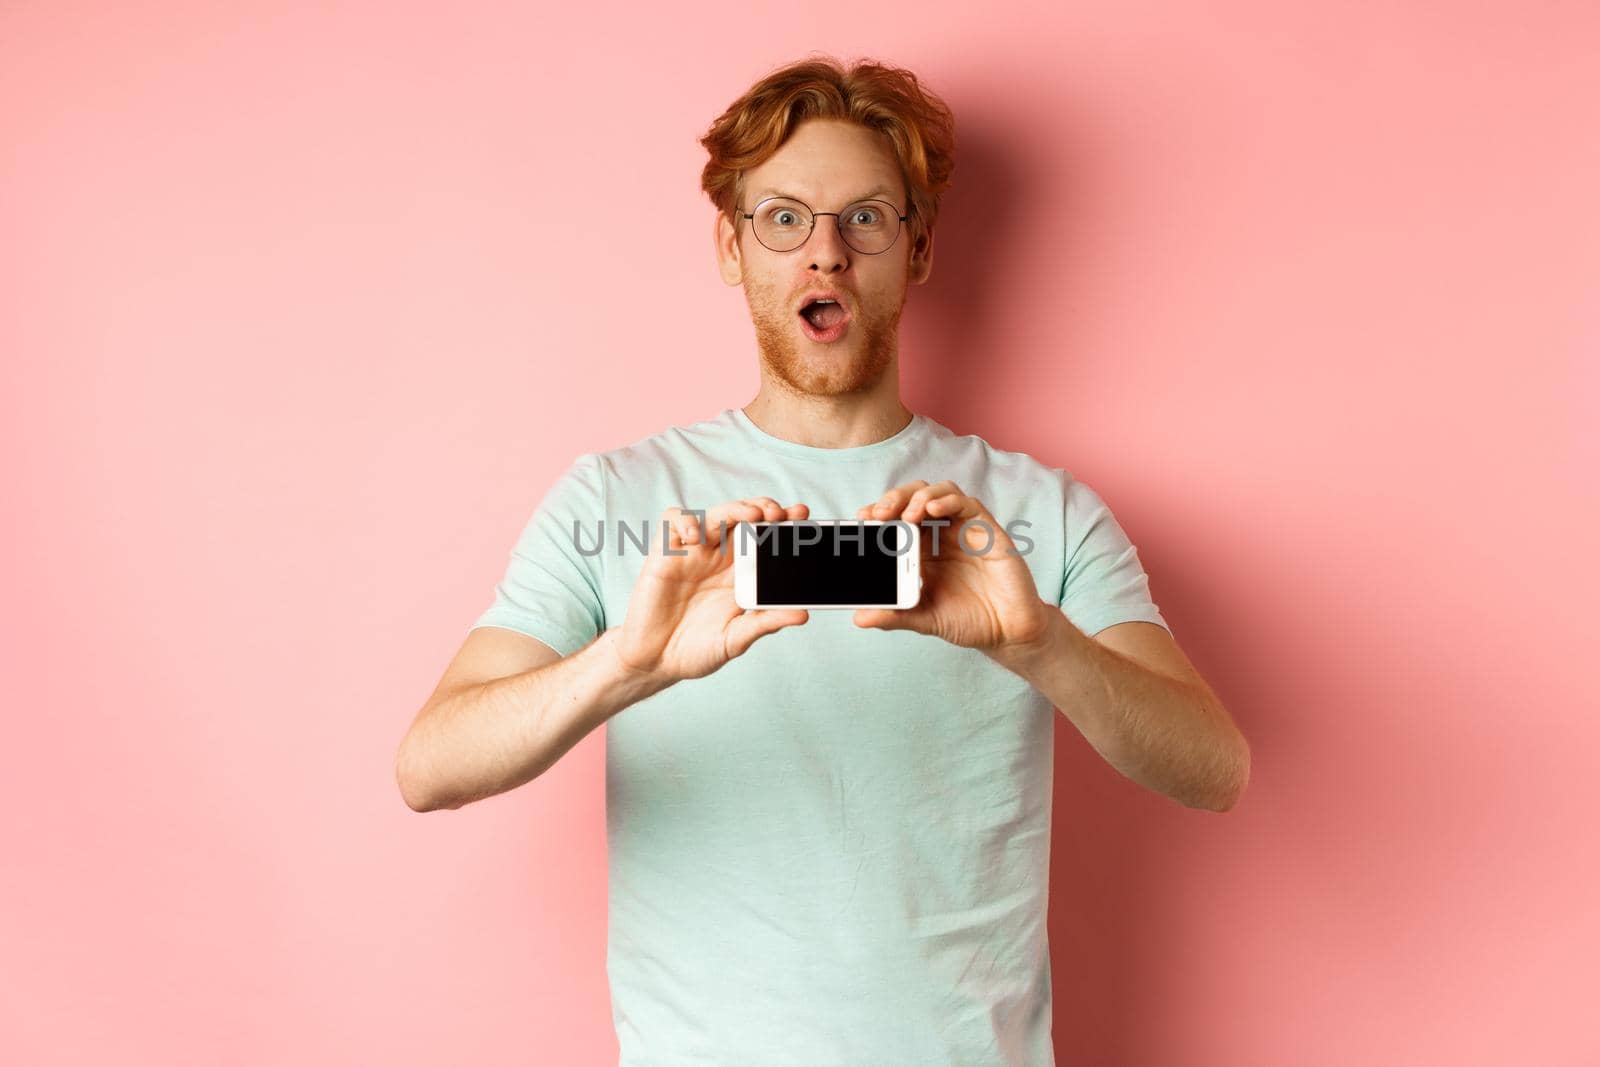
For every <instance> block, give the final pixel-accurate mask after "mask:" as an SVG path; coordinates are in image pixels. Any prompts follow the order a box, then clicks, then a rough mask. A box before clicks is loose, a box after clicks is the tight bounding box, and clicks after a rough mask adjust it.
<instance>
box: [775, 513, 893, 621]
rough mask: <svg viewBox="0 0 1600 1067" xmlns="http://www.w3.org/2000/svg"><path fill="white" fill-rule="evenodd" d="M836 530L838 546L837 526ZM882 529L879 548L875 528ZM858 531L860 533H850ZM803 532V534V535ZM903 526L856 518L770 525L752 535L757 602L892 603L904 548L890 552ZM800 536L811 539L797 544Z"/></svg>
mask: <svg viewBox="0 0 1600 1067" xmlns="http://www.w3.org/2000/svg"><path fill="white" fill-rule="evenodd" d="M836 530H837V545H836V544H835V531H836ZM879 530H883V535H882V541H883V545H882V547H880V546H879V544H878V542H879V535H878V531H879ZM856 532H859V534H860V537H859V538H857V537H855V536H853V533H856ZM802 533H803V534H804V535H805V536H804V538H802V537H801V534H802ZM903 536H905V531H901V530H896V529H894V528H893V527H892V526H887V525H886V524H882V523H880V524H878V525H876V526H872V525H867V524H865V523H859V522H842V523H838V524H837V525H835V524H828V525H823V524H818V525H816V526H813V527H809V528H808V527H805V526H782V525H774V526H769V527H767V528H766V529H764V530H763V531H762V532H761V536H760V538H759V539H758V538H757V537H756V535H755V534H754V533H752V534H751V535H750V551H751V552H752V553H754V555H755V557H756V603H758V604H874V605H877V604H882V605H885V606H887V607H893V606H894V604H895V601H896V599H897V597H896V593H897V592H898V591H899V586H900V580H899V574H900V565H901V561H902V557H903V556H904V554H905V552H907V551H910V550H909V549H905V550H903V551H902V553H901V555H899V556H897V555H895V554H894V551H893V550H894V548H895V546H896V545H897V544H898V543H899V541H898V539H899V538H901V537H903ZM802 540H805V541H809V542H811V543H810V544H801V543H800V542H801V541H802Z"/></svg>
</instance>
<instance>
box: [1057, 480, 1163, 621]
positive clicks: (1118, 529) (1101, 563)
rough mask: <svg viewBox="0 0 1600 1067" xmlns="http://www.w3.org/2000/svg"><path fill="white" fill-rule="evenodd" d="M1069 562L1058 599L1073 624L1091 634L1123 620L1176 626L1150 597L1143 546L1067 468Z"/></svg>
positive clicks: (1067, 557) (1067, 547)
mask: <svg viewBox="0 0 1600 1067" xmlns="http://www.w3.org/2000/svg"><path fill="white" fill-rule="evenodd" d="M1063 477H1064V478H1065V479H1066V486H1065V497H1066V504H1065V511H1066V516H1065V543H1066V553H1065V557H1064V558H1065V560H1066V565H1065V567H1064V568H1063V574H1062V576H1061V595H1060V597H1059V599H1058V601H1057V603H1058V604H1059V605H1060V607H1061V610H1062V611H1063V612H1065V613H1066V615H1067V618H1068V619H1070V620H1071V621H1072V624H1073V625H1074V626H1076V627H1077V628H1078V629H1080V630H1082V631H1083V632H1084V633H1086V634H1088V635H1089V636H1091V637H1093V636H1094V635H1095V634H1096V633H1098V632H1100V631H1101V630H1104V629H1105V628H1106V627H1108V626H1114V625H1116V624H1117V623H1119V622H1153V623H1155V624H1157V625H1158V626H1160V627H1162V628H1163V629H1165V630H1166V631H1167V632H1169V633H1170V632H1171V631H1172V627H1170V626H1168V625H1167V620H1166V619H1164V618H1162V616H1161V611H1160V609H1159V608H1157V607H1156V604H1155V601H1154V600H1152V599H1151V598H1150V579H1149V577H1148V576H1147V575H1146V574H1145V571H1144V566H1143V565H1142V564H1141V563H1140V562H1139V550H1138V549H1137V548H1135V547H1134V545H1133V543H1132V542H1131V541H1129V540H1128V535H1127V533H1126V532H1125V531H1124V530H1123V529H1122V525H1121V524H1120V523H1118V522H1117V520H1116V517H1115V516H1114V515H1112V514H1111V509H1110V508H1108V507H1107V506H1106V502H1105V501H1104V500H1102V499H1101V498H1100V494H1098V493H1096V492H1095V491H1094V490H1093V489H1091V488H1089V487H1088V486H1087V485H1085V484H1084V483H1083V482H1080V481H1078V480H1077V479H1076V478H1073V477H1072V475H1071V474H1068V473H1066V472H1063Z"/></svg>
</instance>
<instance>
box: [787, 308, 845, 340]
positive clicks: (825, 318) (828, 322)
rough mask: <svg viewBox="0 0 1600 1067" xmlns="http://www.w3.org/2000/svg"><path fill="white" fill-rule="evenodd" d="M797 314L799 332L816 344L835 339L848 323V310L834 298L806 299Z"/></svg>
mask: <svg viewBox="0 0 1600 1067" xmlns="http://www.w3.org/2000/svg"><path fill="white" fill-rule="evenodd" d="M799 314H800V330H801V332H803V333H804V334H805V335H806V336H807V337H808V338H810V339H811V340H813V341H815V342H817V343H818V344H823V345H826V344H831V343H833V342H834V341H837V340H838V339H839V338H841V337H843V336H844V331H845V329H846V327H848V326H849V325H850V312H849V311H847V310H845V306H844V305H843V304H841V303H839V302H838V301H836V300H808V301H807V302H806V304H805V306H804V307H802V308H801V309H800V313H799Z"/></svg>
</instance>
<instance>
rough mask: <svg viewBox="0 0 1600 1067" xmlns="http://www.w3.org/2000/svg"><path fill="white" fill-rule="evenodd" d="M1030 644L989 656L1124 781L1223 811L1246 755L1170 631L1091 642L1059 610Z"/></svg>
mask: <svg viewBox="0 0 1600 1067" xmlns="http://www.w3.org/2000/svg"><path fill="white" fill-rule="evenodd" d="M1040 605H1041V610H1042V611H1043V612H1044V614H1045V617H1046V618H1047V619H1048V620H1049V621H1048V623H1047V624H1046V626H1045V627H1044V632H1043V634H1042V635H1041V636H1040V637H1039V638H1038V639H1036V640H1034V641H1027V642H1014V643H1011V644H1004V645H1000V646H997V647H995V648H993V649H986V650H985V652H986V654H987V655H988V656H989V657H990V658H991V659H993V660H995V661H996V662H997V663H999V664H1000V665H1001V666H1004V667H1006V668H1007V669H1009V670H1011V671H1012V672H1014V673H1015V674H1017V675H1018V676H1020V677H1022V678H1024V679H1026V680H1027V681H1028V682H1029V683H1030V684H1031V685H1033V687H1034V688H1036V689H1038V690H1039V691H1040V692H1041V693H1043V694H1044V695H1045V696H1046V697H1047V698H1049V700H1050V702H1051V703H1052V704H1053V705H1055V706H1056V707H1057V708H1060V709H1061V711H1062V712H1063V713H1064V714H1065V715H1066V716H1067V718H1068V719H1070V720H1071V721H1072V723H1073V725H1074V726H1076V727H1077V728H1078V730H1079V731H1080V732H1081V733H1082V734H1083V736H1084V737H1085V738H1086V739H1087V740H1088V741H1089V743H1090V744H1091V745H1093V746H1094V747H1095V749H1096V751H1098V752H1099V753H1100V755H1101V756H1103V757H1104V758H1105V759H1106V761H1107V762H1108V763H1110V764H1111V765H1112V766H1113V767H1115V768H1116V769H1117V770H1118V771H1119V772H1120V773H1122V774H1123V775H1124V776H1126V777H1128V778H1130V779H1132V780H1133V781H1135V782H1137V783H1139V784H1140V785H1142V786H1144V787H1146V788H1148V789H1153V790H1155V791H1156V792H1158V793H1162V794H1164V795H1166V796H1169V797H1171V798H1172V799H1174V800H1176V801H1178V802H1179V803H1181V804H1184V805H1186V806H1188V807H1191V808H1207V809H1210V810H1212V811H1227V810H1228V809H1229V808H1231V807H1233V805H1234V804H1236V803H1237V802H1238V800H1239V796H1240V794H1242V793H1243V792H1244V788H1245V785H1246V783H1247V782H1248V781H1249V778H1250V746H1249V743H1248V742H1247V741H1246V740H1245V738H1244V735H1243V734H1241V733H1240V732H1239V729H1238V727H1237V726H1235V725H1234V722H1233V719H1232V717H1231V716H1230V715H1229V714H1228V712H1227V709H1225V708H1224V707H1223V706H1222V703H1221V701H1219V700H1218V699H1217V696H1216V694H1215V693H1214V692H1212V690H1211V687H1210V686H1209V685H1207V684H1206V682H1205V680H1204V679H1203V678H1201V677H1200V674H1199V672H1198V671H1196V670H1195V669H1194V666H1193V665H1192V664H1191V663H1190V662H1189V659H1188V657H1187V656H1185V655H1184V654H1183V651H1182V650H1181V649H1180V648H1179V647H1178V645H1177V643H1176V642H1175V641H1174V640H1173V638H1172V635H1171V634H1170V633H1168V632H1167V630H1166V629H1165V628H1163V627H1161V626H1158V625H1156V624H1155V623H1149V622H1126V623H1120V624H1118V625H1115V626H1109V627H1107V628H1106V629H1104V630H1102V631H1100V632H1099V633H1097V634H1096V635H1095V636H1094V637H1093V638H1090V637H1088V636H1087V635H1085V634H1084V633H1083V631H1081V630H1079V629H1078V628H1077V627H1076V626H1074V625H1073V624H1072V622H1071V620H1069V619H1068V618H1067V617H1066V615H1064V614H1063V613H1062V612H1061V611H1060V609H1058V608H1057V607H1056V606H1055V605H1052V604H1050V603H1048V602H1046V601H1043V600H1041V601H1040Z"/></svg>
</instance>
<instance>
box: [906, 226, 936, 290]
mask: <svg viewBox="0 0 1600 1067" xmlns="http://www.w3.org/2000/svg"><path fill="white" fill-rule="evenodd" d="M932 273H933V231H932V230H929V231H928V232H927V233H924V234H923V235H922V236H921V237H918V238H917V243H916V244H915V245H913V246H912V248H911V262H910V263H909V264H907V269H906V281H907V282H909V283H910V284H912V285H921V284H922V283H923V282H925V281H927V280H928V275H930V274H932Z"/></svg>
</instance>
